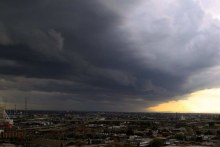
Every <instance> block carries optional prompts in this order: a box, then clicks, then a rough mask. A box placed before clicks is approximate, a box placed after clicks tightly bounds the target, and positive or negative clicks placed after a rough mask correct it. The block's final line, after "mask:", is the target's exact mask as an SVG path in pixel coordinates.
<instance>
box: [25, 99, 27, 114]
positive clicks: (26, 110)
mask: <svg viewBox="0 0 220 147" xmlns="http://www.w3.org/2000/svg"><path fill="white" fill-rule="evenodd" d="M24 105H25V115H27V97H25V101H24Z"/></svg>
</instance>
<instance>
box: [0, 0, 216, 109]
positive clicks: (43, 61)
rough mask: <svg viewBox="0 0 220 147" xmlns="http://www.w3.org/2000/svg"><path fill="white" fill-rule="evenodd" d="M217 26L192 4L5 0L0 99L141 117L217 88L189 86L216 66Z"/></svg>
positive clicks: (0, 19)
mask: <svg viewBox="0 0 220 147" xmlns="http://www.w3.org/2000/svg"><path fill="white" fill-rule="evenodd" d="M219 26H220V25H219V22H218V21H217V20H215V19H212V18H211V17H210V16H208V15H206V13H205V12H204V11H203V9H202V8H201V7H200V5H199V3H198V2H197V1H191V0H186V1H177V0H169V1H166V2H163V4H162V3H161V1H159V0H149V1H138V2H134V1H126V2H125V1H123V0H120V1H115V0H111V1H99V0H94V1H86V2H85V1H80V0H64V1H61V0H38V1H33V2H30V1H27V0H22V1H19V2H17V1H16V2H15V1H10V0H9V1H6V0H2V1H0V52H1V54H0V74H1V80H0V85H1V87H0V91H1V93H2V95H4V97H8V98H9V99H10V100H11V101H15V99H19V98H21V97H22V96H25V95H27V94H28V95H30V97H32V99H33V101H32V102H33V108H34V109H37V108H39V107H40V106H41V108H40V109H42V108H45V109H46V107H47V106H46V105H43V103H47V104H48V109H56V108H57V106H58V103H59V102H61V101H62V103H64V104H68V107H65V106H63V107H60V108H59V109H84V110H108V111H110V110H115V111H143V110H144V108H146V107H147V106H150V105H153V104H157V103H160V102H163V101H167V100H169V99H172V98H173V97H175V96H178V95H184V94H187V93H188V92H191V91H193V90H197V89H200V88H206V87H207V86H208V87H212V86H218V84H217V82H215V84H213V85H212V84H207V86H206V84H205V83H202V82H201V83H198V84H192V83H193V82H192V81H195V80H198V78H195V75H196V74H197V73H200V76H199V77H201V78H204V76H209V75H210V76H211V75H213V74H209V73H208V72H207V70H209V68H212V69H215V68H217V66H218V63H219V61H218V58H219V42H220V41H219V38H220V37H219V35H220V32H219ZM213 71H214V70H213ZM213 79H215V77H213V78H209V81H210V80H213ZM11 93H13V94H11ZM18 97H19V98H18ZM18 101H19V100H18Z"/></svg>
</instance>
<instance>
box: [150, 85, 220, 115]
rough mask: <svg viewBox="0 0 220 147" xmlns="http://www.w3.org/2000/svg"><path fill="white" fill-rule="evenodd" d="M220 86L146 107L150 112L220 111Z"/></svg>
mask: <svg viewBox="0 0 220 147" xmlns="http://www.w3.org/2000/svg"><path fill="white" fill-rule="evenodd" d="M219 106H220V88H213V89H205V90H200V91H196V92H193V93H191V94H189V95H188V96H186V97H182V98H181V100H177V101H174V100H173V101H169V102H165V103H161V104H158V105H156V106H152V107H149V108H146V110H147V111H149V112H193V113H220V107H219Z"/></svg>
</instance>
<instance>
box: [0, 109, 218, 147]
mask: <svg viewBox="0 0 220 147" xmlns="http://www.w3.org/2000/svg"><path fill="white" fill-rule="evenodd" d="M3 111H4V110H3ZM4 113H5V114H4V116H6V112H5V111H4ZM2 114H3V113H2ZM4 116H3V119H2V120H1V130H0V139H1V143H2V145H1V146H8V147H13V146H29V147H61V146H63V147H64V146H65V147H78V146H81V147H163V146H164V147H185V146H188V147H202V146H204V147H209V146H214V147H218V146H220V114H199V113H198V114H195V113H134V112H83V111H25V110H23V111H19V110H18V111H13V110H10V111H9V113H8V115H7V116H6V118H4ZM8 116H11V118H13V119H10V118H9V117H8Z"/></svg>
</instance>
